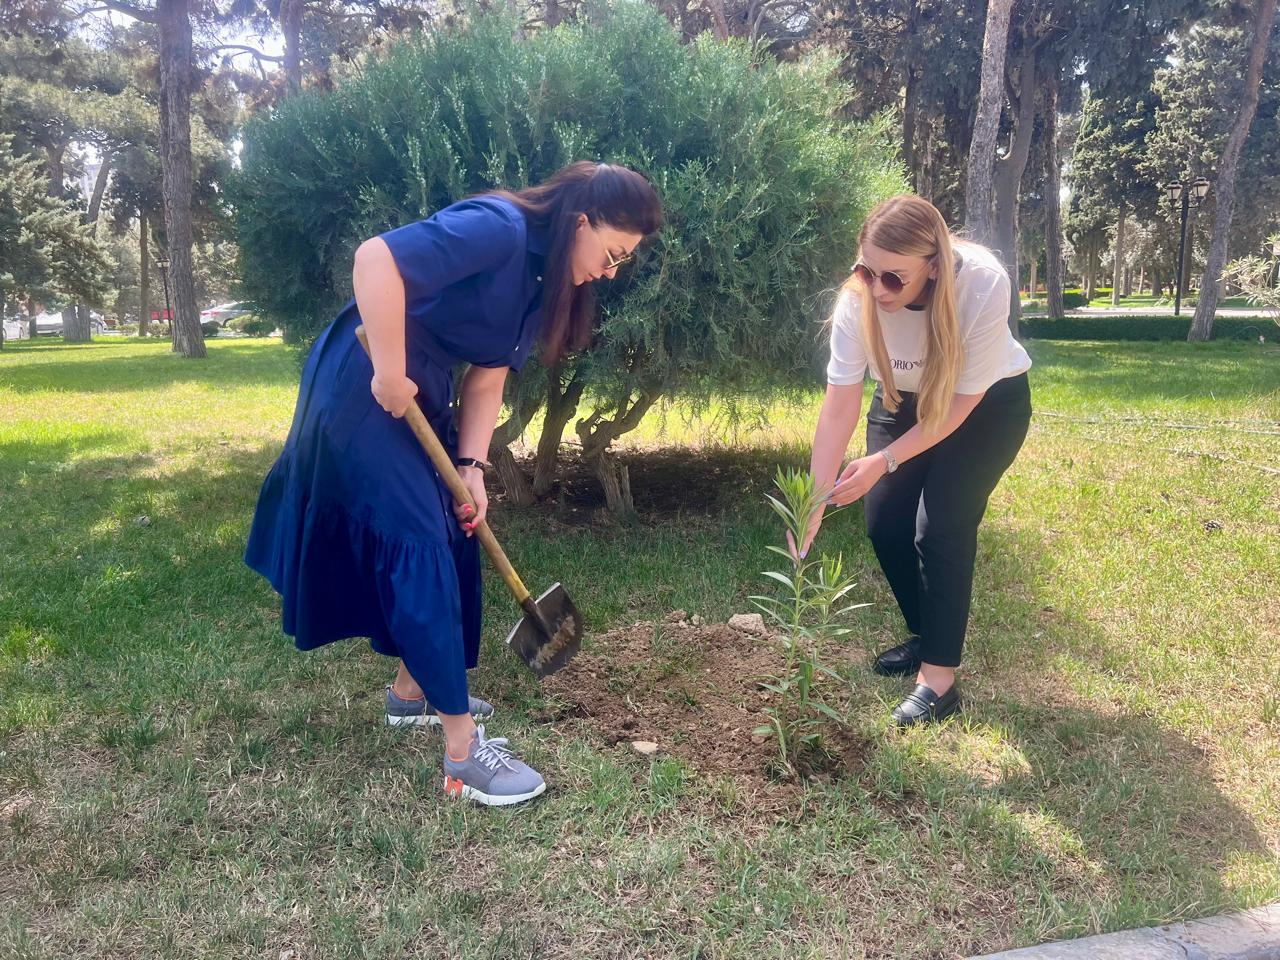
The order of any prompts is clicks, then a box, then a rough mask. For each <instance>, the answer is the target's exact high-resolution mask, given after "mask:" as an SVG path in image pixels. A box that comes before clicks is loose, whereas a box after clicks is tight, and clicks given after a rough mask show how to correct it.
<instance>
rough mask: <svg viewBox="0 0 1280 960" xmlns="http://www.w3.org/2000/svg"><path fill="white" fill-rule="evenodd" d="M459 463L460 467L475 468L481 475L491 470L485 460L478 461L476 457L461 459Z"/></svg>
mask: <svg viewBox="0 0 1280 960" xmlns="http://www.w3.org/2000/svg"><path fill="white" fill-rule="evenodd" d="M457 463H458V466H460V467H475V468H476V469H477V470H479V471H480V472H481V473H484V471H486V470H488V469H489V464H487V463H485V462H484V461H483V460H477V459H476V458H475V457H459V458H458V461H457Z"/></svg>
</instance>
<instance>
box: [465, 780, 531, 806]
mask: <svg viewBox="0 0 1280 960" xmlns="http://www.w3.org/2000/svg"><path fill="white" fill-rule="evenodd" d="M451 779H452V778H450V777H448V776H446V777H445V778H444V784H445V786H444V791H445V795H446V796H449V797H456V798H459V799H462V800H471V801H474V802H475V803H479V804H482V805H483V806H486V807H509V806H511V805H512V804H513V803H524V802H525V801H526V800H532V799H533V798H534V797H537V796H540V795H541V794H542V793H543V792H545V791H546V789H547V784H546V781H545V780H544V781H543V782H542V783H540V784H538V786H537V787H536V788H535V789H533V790H530V791H529V792H528V793H513V794H510V795H508V796H495V795H494V794H491V793H485V792H484V791H483V790H480V789H478V788H476V787H469V786H467V785H466V784H465V783H464V784H461V785H460V786H461V787H462V789H461V790H459V789H457V786H458V782H457V781H456V780H454V781H453V783H454V784H455V786H453V787H452V788H451V787H450V783H449V781H450V780H451Z"/></svg>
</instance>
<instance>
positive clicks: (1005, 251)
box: [995, 43, 1037, 337]
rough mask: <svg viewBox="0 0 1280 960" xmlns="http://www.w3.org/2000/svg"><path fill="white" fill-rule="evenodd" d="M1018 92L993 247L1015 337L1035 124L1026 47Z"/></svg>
mask: <svg viewBox="0 0 1280 960" xmlns="http://www.w3.org/2000/svg"><path fill="white" fill-rule="evenodd" d="M1018 90H1019V93H1018V102H1017V104H1016V105H1015V106H1016V109H1017V111H1018V112H1017V117H1016V119H1015V121H1014V122H1015V126H1014V132H1013V145H1012V148H1011V149H1010V150H1009V153H1008V155H1007V156H1005V157H1004V158H1003V159H1002V160H999V161H998V162H997V163H996V170H995V192H996V223H995V246H996V252H997V253H998V254H999V256H1000V259H1001V260H1002V261H1003V262H1004V265H1005V269H1006V270H1008V271H1009V279H1010V281H1011V283H1010V290H1009V329H1010V330H1012V331H1013V335H1014V336H1015V337H1016V336H1017V335H1018V314H1019V313H1021V307H1022V305H1021V303H1020V302H1019V300H1018V192H1019V186H1020V185H1021V184H1022V174H1023V172H1024V171H1025V170H1026V169H1027V158H1028V157H1029V156H1030V155H1031V139H1032V134H1033V133H1034V132H1035V121H1036V93H1037V91H1036V54H1035V48H1034V47H1033V46H1032V45H1031V44H1029V43H1028V44H1027V45H1026V50H1025V52H1024V53H1023V54H1022V61H1021V63H1020V65H1019V67H1018Z"/></svg>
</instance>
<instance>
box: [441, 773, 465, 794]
mask: <svg viewBox="0 0 1280 960" xmlns="http://www.w3.org/2000/svg"><path fill="white" fill-rule="evenodd" d="M463 786H464V784H463V782H462V781H461V780H459V779H458V778H457V777H451V776H449V775H448V774H445V777H444V792H445V793H447V794H449V796H451V797H460V796H462V788H463Z"/></svg>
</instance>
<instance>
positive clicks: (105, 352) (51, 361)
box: [0, 340, 302, 393]
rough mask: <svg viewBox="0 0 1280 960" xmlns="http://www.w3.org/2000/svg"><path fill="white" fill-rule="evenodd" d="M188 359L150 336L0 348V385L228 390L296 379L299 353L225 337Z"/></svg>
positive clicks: (97, 389) (30, 388) (14, 387)
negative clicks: (204, 352)
mask: <svg viewBox="0 0 1280 960" xmlns="http://www.w3.org/2000/svg"><path fill="white" fill-rule="evenodd" d="M209 347H210V348H209V352H208V356H206V357H205V358H204V359H201V360H192V359H188V358H187V357H183V356H180V355H178V354H175V353H173V352H171V351H170V350H169V349H167V345H166V344H164V343H160V342H151V341H142V342H139V341H132V342H129V341H126V342H119V341H113V340H104V341H98V342H95V343H88V344H63V343H56V344H45V343H36V344H30V342H29V341H21V342H20V343H18V344H15V345H13V347H12V349H10V348H9V347H8V346H6V347H5V350H4V352H3V353H0V385H3V387H4V388H5V389H6V390H12V391H14V392H15V393H33V392H39V391H46V390H75V391H78V392H84V393H96V392H109V393H120V392H129V391H146V390H155V389H160V388H163V387H165V386H168V385H171V384H175V383H200V384H206V385H209V386H211V387H214V388H226V389H228V390H233V389H235V388H236V387H239V386H246V385H250V384H273V383H274V384H281V385H288V384H292V383H296V382H297V380H298V378H299V376H300V374H301V369H302V368H301V363H300V358H299V356H298V355H297V354H296V352H294V351H293V350H292V349H291V348H288V347H284V346H282V345H281V344H280V343H279V341H272V342H269V343H264V342H263V341H226V342H216V343H213V344H210V345H209Z"/></svg>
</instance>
